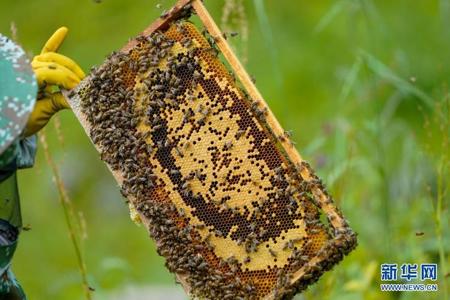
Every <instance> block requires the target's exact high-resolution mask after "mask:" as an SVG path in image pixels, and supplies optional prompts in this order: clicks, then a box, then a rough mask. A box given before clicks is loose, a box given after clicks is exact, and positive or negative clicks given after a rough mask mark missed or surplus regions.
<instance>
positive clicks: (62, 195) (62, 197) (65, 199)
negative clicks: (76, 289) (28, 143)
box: [39, 130, 92, 300]
mask: <svg viewBox="0 0 450 300" xmlns="http://www.w3.org/2000/svg"><path fill="white" fill-rule="evenodd" d="M39 141H40V142H41V144H42V148H43V149H44V154H45V159H46V160H47V163H48V164H49V165H50V167H51V169H52V171H53V177H54V179H55V184H56V187H57V188H58V193H59V202H60V204H61V206H62V209H63V212H64V217H65V221H66V225H67V227H68V230H69V236H70V239H71V241H72V244H73V247H74V249H75V255H76V257H77V262H78V268H79V270H80V275H81V281H82V285H83V290H84V295H85V297H86V299H87V300H91V299H92V297H91V288H90V287H89V284H88V280H87V270H86V265H85V263H84V260H83V256H82V252H81V247H80V245H79V243H78V240H77V237H76V235H75V227H74V225H73V224H72V220H71V217H70V209H71V207H70V199H69V196H68V195H67V192H66V189H65V186H64V182H63V181H62V179H61V175H60V173H59V169H58V167H57V165H56V163H55V161H54V160H53V158H52V156H51V154H50V151H49V149H48V144H47V138H46V135H45V132H44V130H42V131H41V132H40V133H39ZM72 215H74V214H73V212H72Z"/></svg>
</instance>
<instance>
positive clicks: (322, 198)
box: [66, 0, 348, 300]
mask: <svg viewBox="0 0 450 300" xmlns="http://www.w3.org/2000/svg"><path fill="white" fill-rule="evenodd" d="M186 5H192V8H193V10H194V11H195V13H196V14H197V15H198V17H199V18H200V20H201V22H202V23H203V25H204V26H205V27H206V29H207V31H208V32H209V34H210V35H211V36H212V37H213V38H214V40H215V42H216V45H217V46H218V48H219V49H220V51H221V53H222V54H223V56H224V57H225V59H226V60H227V61H228V63H229V64H230V66H231V68H232V70H233V71H234V73H235V74H236V76H237V78H238V79H239V81H240V83H241V84H242V86H243V87H244V89H245V90H246V91H247V93H248V95H249V97H250V98H251V100H253V101H257V103H258V104H259V108H264V109H266V110H267V114H266V118H265V119H266V123H267V125H268V126H269V127H270V129H271V131H272V133H273V134H274V135H275V136H277V137H279V136H284V135H285V131H284V130H283V128H282V127H281V125H280V124H279V122H278V121H277V119H276V118H275V116H274V115H273V113H272V112H271V110H270V108H269V107H268V105H267V103H266V102H265V101H264V99H263V97H262V95H261V93H260V92H259V91H258V89H257V88H256V86H255V84H254V83H253V81H252V80H251V78H250V76H249V74H248V73H247V72H246V70H245V68H244V67H243V66H242V64H241V63H240V61H239V59H238V58H237V57H236V55H235V53H234V52H233V50H232V49H231V47H230V46H229V44H228V43H227V41H226V40H225V38H224V36H223V33H222V32H221V31H220V29H219V28H218V26H217V25H216V23H215V22H214V20H213V19H212V17H211V16H210V14H209V13H208V11H207V10H206V8H205V6H204V5H203V3H202V1H201V0H179V1H178V2H177V3H176V4H175V6H174V7H173V8H172V9H171V10H170V11H168V12H167V13H166V14H165V15H164V16H163V17H161V18H159V19H158V20H156V21H155V22H154V23H153V24H151V25H150V26H149V27H147V28H146V29H145V30H144V31H143V32H142V35H144V36H148V35H150V34H152V33H153V32H155V31H158V30H164V29H166V28H167V27H168V25H169V24H170V23H171V22H172V21H173V20H176V19H177V18H178V17H179V16H180V14H181V13H182V12H183V8H184V7H186ZM136 45H137V41H136V40H134V39H133V40H131V41H130V42H129V43H128V44H127V45H126V46H124V47H123V48H122V49H121V51H122V52H128V51H129V50H130V49H132V48H133V47H134V46H136ZM79 88H82V86H80V87H79ZM66 96H67V94H66ZM67 97H68V96H67ZM68 100H69V101H68V102H69V103H70V104H71V106H72V108H73V111H74V113H75V114H76V116H77V118H78V119H79V120H80V122H81V124H82V126H83V127H84V129H85V131H86V133H87V134H88V135H89V128H90V125H89V123H88V122H87V120H86V117H85V116H84V115H83V114H82V113H81V108H80V107H79V103H77V101H76V100H73V99H70V97H68ZM280 143H281V145H282V147H283V150H284V152H285V154H286V156H287V157H288V158H289V160H290V161H291V162H292V163H293V164H294V165H300V164H301V163H302V162H303V160H302V158H301V156H300V154H299V153H298V152H297V150H296V149H295V148H294V147H293V145H292V144H291V143H290V142H289V141H288V140H287V139H281V140H280ZM96 148H97V150H100V149H98V147H97V146H96ZM110 171H111V172H112V173H113V176H114V177H115V179H116V181H117V182H118V183H119V184H120V183H122V181H123V177H122V175H121V174H119V173H118V172H116V171H113V170H111V169H110ZM300 174H301V176H302V178H303V179H304V180H305V181H309V180H311V179H312V178H313V177H314V176H313V174H310V172H309V170H308V169H306V168H304V169H302V170H301V172H300ZM312 191H313V194H314V196H315V198H316V200H317V203H318V205H319V206H320V208H321V209H322V210H323V211H324V212H325V213H326V214H327V216H329V217H330V218H329V220H330V225H331V226H332V227H333V229H334V230H339V229H345V228H347V227H348V225H347V223H346V221H345V219H344V218H343V217H342V215H341V214H340V213H339V211H338V210H337V208H336V207H335V205H334V204H333V202H332V201H330V198H329V196H328V195H326V194H325V193H324V191H322V190H321V189H320V188H317V187H316V188H313V190H312ZM140 217H141V219H142V220H143V223H144V224H145V225H146V226H147V228H148V226H149V220H148V219H146V217H145V216H144V215H142V214H140ZM322 260H323V259H322ZM319 263H321V259H320V258H319V257H317V256H316V257H314V258H313V259H311V260H310V261H309V265H316V264H319ZM305 273H306V272H305V269H304V268H303V267H302V268H301V269H299V270H298V271H297V272H296V273H295V274H293V277H292V279H291V284H294V283H296V282H297V281H298V280H301V278H302V276H303V275H305ZM177 278H178V280H179V281H180V282H181V284H182V285H183V287H184V289H185V290H186V291H187V292H188V293H189V286H188V285H187V284H186V282H185V280H184V279H183V276H179V275H177ZM273 297H274V296H273V295H270V296H267V297H266V298H265V299H266V300H269V299H273Z"/></svg>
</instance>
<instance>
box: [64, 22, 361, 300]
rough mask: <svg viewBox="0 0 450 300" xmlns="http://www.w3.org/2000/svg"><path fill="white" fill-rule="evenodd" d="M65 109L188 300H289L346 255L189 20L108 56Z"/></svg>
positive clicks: (256, 113) (295, 170) (323, 212)
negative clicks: (81, 128) (72, 113)
mask: <svg viewBox="0 0 450 300" xmlns="http://www.w3.org/2000/svg"><path fill="white" fill-rule="evenodd" d="M69 102H70V103H71V105H72V107H73V109H74V111H75V113H76V114H77V116H78V117H79V119H80V121H81V123H82V124H83V126H84V127H85V129H86V130H87V131H88V133H89V135H90V137H91V139H92V141H93V143H94V144H95V146H96V147H97V149H98V150H99V152H100V157H101V159H102V160H104V161H105V162H106V163H107V164H108V166H109V168H110V169H111V170H112V172H113V174H114V176H115V177H116V179H117V180H118V182H119V184H120V186H121V191H122V194H123V195H124V196H125V197H126V198H127V201H130V202H131V204H132V205H133V206H135V207H136V209H137V211H138V212H139V214H140V216H141V218H142V220H143V221H144V223H145V224H146V226H147V228H148V231H149V233H150V235H151V237H152V238H153V239H155V240H156V242H157V248H158V253H159V254H160V255H162V256H163V257H165V259H166V266H167V268H168V269H169V270H170V271H171V272H173V273H175V274H176V276H177V279H178V280H179V281H180V282H181V284H182V285H183V286H184V288H185V289H186V290H187V292H188V293H189V294H190V295H191V296H192V297H197V298H200V299H218V298H219V297H220V298H224V299H289V298H291V297H292V296H293V295H294V294H295V293H298V292H300V291H302V290H304V289H305V288H306V287H307V286H308V285H309V284H311V283H313V282H315V281H316V280H317V279H318V278H319V276H320V275H321V274H322V273H323V272H324V271H326V270H329V269H330V268H331V267H332V266H333V265H334V264H336V263H337V262H338V261H340V260H341V259H342V257H343V255H345V254H347V253H348V252H350V251H351V250H352V249H353V248H354V247H355V246H356V235H355V234H354V233H353V231H352V230H351V229H350V228H349V227H348V225H347V223H346V221H345V219H343V217H342V215H341V213H340V212H339V211H338V210H337V209H336V208H335V207H334V205H333V202H332V200H331V198H330V197H329V196H328V194H327V192H326V190H325V188H324V187H323V185H322V183H321V181H320V179H319V178H317V176H315V175H314V172H313V170H312V169H311V168H310V166H309V165H308V164H307V163H306V162H304V161H301V162H293V161H292V160H290V159H289V157H288V155H286V152H285V148H284V146H283V145H282V143H281V141H285V140H289V135H288V133H284V134H282V135H277V134H275V133H274V130H273V129H272V128H271V126H270V124H269V123H268V122H266V116H267V115H268V114H269V113H270V111H268V110H267V109H265V108H264V104H263V103H262V102H261V101H260V100H258V99H250V98H249V96H248V95H247V94H246V92H245V91H244V89H243V88H241V87H240V85H239V83H238V82H237V81H236V80H235V78H234V76H233V72H232V71H229V70H228V68H227V67H226V66H225V64H224V63H223V62H222V61H221V59H220V51H219V50H218V49H217V48H216V46H215V43H214V39H213V38H212V37H211V36H209V35H208V33H207V32H200V31H199V30H198V29H197V28H196V26H195V25H194V24H193V23H191V22H189V21H188V20H185V19H183V20H177V21H174V22H172V23H171V24H170V26H168V27H167V28H166V29H165V30H159V31H155V32H152V33H150V34H148V35H141V36H138V37H137V38H136V39H135V41H134V46H133V47H132V48H131V49H129V50H127V51H122V52H115V53H113V54H111V55H110V56H109V57H108V58H107V60H106V61H105V62H104V63H103V64H102V65H101V66H100V67H98V68H96V69H94V70H92V73H91V75H90V76H89V77H88V78H87V79H85V80H84V81H83V82H82V84H81V85H80V86H79V88H78V89H77V90H75V91H73V92H72V93H71V95H70V100H69ZM336 224H337V225H336Z"/></svg>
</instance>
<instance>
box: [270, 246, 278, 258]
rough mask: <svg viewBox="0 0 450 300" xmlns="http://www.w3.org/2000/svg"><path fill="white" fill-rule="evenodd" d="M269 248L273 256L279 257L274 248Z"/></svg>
mask: <svg viewBox="0 0 450 300" xmlns="http://www.w3.org/2000/svg"><path fill="white" fill-rule="evenodd" d="M268 250H269V253H270V255H271V256H272V257H277V253H276V252H275V251H274V250H272V249H270V248H269V249H268Z"/></svg>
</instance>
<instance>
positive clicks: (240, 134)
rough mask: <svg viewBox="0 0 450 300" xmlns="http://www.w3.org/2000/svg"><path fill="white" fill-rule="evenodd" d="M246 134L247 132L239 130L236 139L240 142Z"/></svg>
mask: <svg viewBox="0 0 450 300" xmlns="http://www.w3.org/2000/svg"><path fill="white" fill-rule="evenodd" d="M244 134H245V130H243V129H239V130H238V131H237V132H236V139H237V140H239V139H240V138H241V137H242V136H243V135H244Z"/></svg>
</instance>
